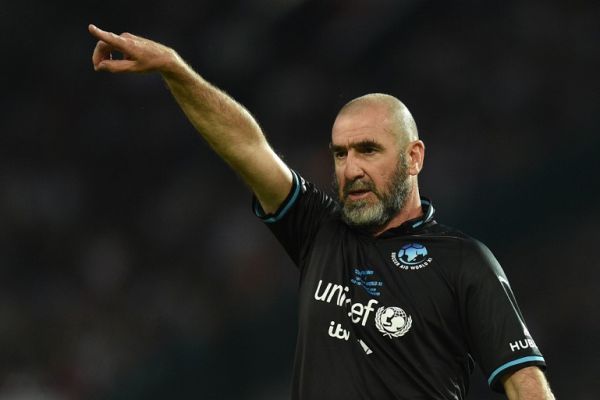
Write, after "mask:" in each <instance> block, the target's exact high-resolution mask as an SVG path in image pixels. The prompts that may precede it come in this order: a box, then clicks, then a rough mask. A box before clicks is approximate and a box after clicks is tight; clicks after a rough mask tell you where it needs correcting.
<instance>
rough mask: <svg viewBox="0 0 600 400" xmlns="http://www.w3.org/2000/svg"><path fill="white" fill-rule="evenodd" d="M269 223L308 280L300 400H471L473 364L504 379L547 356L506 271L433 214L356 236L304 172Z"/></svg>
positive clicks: (295, 394) (427, 207) (296, 391)
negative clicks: (375, 233) (530, 328)
mask: <svg viewBox="0 0 600 400" xmlns="http://www.w3.org/2000/svg"><path fill="white" fill-rule="evenodd" d="M293 177H294V184H293V187H292V190H291V192H290V194H289V195H288V197H287V199H286V200H285V201H284V203H283V204H282V205H281V207H280V208H279V210H278V211H277V212H276V213H274V214H272V215H265V214H264V212H263V211H262V209H261V208H260V205H259V204H258V202H257V201H256V200H255V201H254V211H255V213H256V214H257V215H258V216H259V217H260V218H262V219H263V220H264V221H265V222H266V223H267V225H268V227H269V228H270V230H271V231H272V232H273V233H274V234H275V236H276V237H277V239H278V241H279V242H280V243H281V244H282V245H283V247H284V248H285V250H286V251H287V253H288V254H289V255H290V257H291V258H292V260H293V261H294V263H295V264H296V265H297V266H298V267H299V270H300V288H299V291H300V300H299V331H298V338H297V347H296V358H295V363H294V377H293V383H292V399H294V400H296V399H300V400H321V399H323V400H335V399H344V400H359V399H360V400H365V399H370V400H373V399H377V400H386V399H428V400H431V399H464V398H465V397H466V393H467V391H468V387H469V375H470V373H471V371H472V369H473V360H475V361H476V362H477V364H478V365H479V366H480V368H481V369H482V370H483V372H484V373H485V374H486V376H487V377H488V383H489V385H490V386H491V387H492V388H493V389H494V390H497V391H502V385H501V383H500V379H499V378H500V377H501V376H502V375H503V374H505V373H507V372H509V371H514V370H516V369H519V368H522V367H525V366H529V365H538V366H541V367H542V368H543V367H545V362H544V358H543V357H542V355H541V353H540V352H539V350H538V348H537V346H536V344H535V342H534V341H533V339H532V337H531V335H530V334H529V331H528V329H527V327H526V326H525V322H524V320H523V317H522V315H521V312H520V311H519V308H518V306H517V303H516V301H515V297H514V296H513V293H512V291H511V288H510V285H509V283H508V280H507V279H506V276H505V274H504V272H503V271H502V268H501V267H500V265H499V264H498V262H497V261H496V259H495V258H494V256H493V255H492V253H491V252H490V251H489V250H488V249H487V248H486V246H485V245H483V244H482V243H480V242H479V241H477V240H475V239H473V238H471V237H469V236H467V235H465V234H463V233H461V232H459V231H457V230H455V229H452V228H449V227H446V226H443V225H441V224H438V223H437V222H436V221H435V220H434V209H433V206H432V204H431V202H430V201H429V200H427V199H425V198H423V199H422V207H423V216H422V217H420V218H417V219H415V220H411V221H407V222H405V223H404V224H403V225H401V226H399V227H396V228H393V229H390V230H388V231H386V232H384V233H383V234H381V235H379V236H377V237H373V235H371V234H369V233H367V232H363V231H361V230H357V229H354V228H351V227H349V226H348V225H346V224H345V223H344V222H342V221H341V219H340V217H339V207H338V205H337V203H336V202H334V201H333V200H332V199H331V198H330V197H329V196H327V195H326V194H324V193H323V192H321V191H320V190H318V189H317V188H316V187H315V186H314V185H312V184H311V183H309V182H306V181H305V180H304V179H302V178H301V177H299V176H298V175H297V174H296V173H293Z"/></svg>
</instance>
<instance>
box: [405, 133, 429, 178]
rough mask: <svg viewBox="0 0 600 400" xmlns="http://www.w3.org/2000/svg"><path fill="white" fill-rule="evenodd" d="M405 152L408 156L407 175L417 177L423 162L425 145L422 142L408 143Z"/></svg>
mask: <svg viewBox="0 0 600 400" xmlns="http://www.w3.org/2000/svg"><path fill="white" fill-rule="evenodd" d="M406 152H407V156H408V173H409V174H410V175H418V174H419V172H421V169H423V161H424V160H425V143H423V141H422V140H415V141H414V142H410V143H409V144H408V146H407V148H406Z"/></svg>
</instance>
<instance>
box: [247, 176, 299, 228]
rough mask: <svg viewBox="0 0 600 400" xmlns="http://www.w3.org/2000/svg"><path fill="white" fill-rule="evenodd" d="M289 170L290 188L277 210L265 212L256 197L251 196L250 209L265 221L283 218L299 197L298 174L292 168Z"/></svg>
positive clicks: (269, 221)
mask: <svg viewBox="0 0 600 400" xmlns="http://www.w3.org/2000/svg"><path fill="white" fill-rule="evenodd" d="M290 171H291V172H292V188H291V189H290V193H288V195H287V197H286V198H285V200H284V201H283V202H282V203H281V205H280V206H279V208H278V209H277V211H275V212H274V213H272V214H267V213H265V211H264V210H263V208H262V206H261V205H260V203H259V202H258V200H257V199H256V196H253V197H252V210H253V211H254V214H255V215H256V216H257V217H258V218H260V219H261V220H263V221H264V222H266V223H273V222H277V221H279V220H280V219H281V218H283V217H284V216H285V214H286V213H287V212H288V211H289V210H290V208H292V206H293V205H294V204H295V203H296V200H298V197H300V188H301V185H300V178H299V177H298V174H296V172H294V170H291V169H290Z"/></svg>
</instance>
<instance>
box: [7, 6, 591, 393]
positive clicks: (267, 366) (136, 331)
mask: <svg viewBox="0 0 600 400" xmlns="http://www.w3.org/2000/svg"><path fill="white" fill-rule="evenodd" d="M599 17H600V6H599V3H598V2H596V1H592V0H587V1H586V0H572V1H531V0H526V1H465V2H456V1H424V0H421V1H419V0H413V1H408V0H395V1H394V0H388V1H384V0H378V1H373V0H371V1H366V0H365V1H355V0H344V1H317V0H314V1H303V0H288V1H285V0H280V1H277V0H253V1H242V0H239V1H176V2H167V1H163V2H153V1H150V2H148V1H128V2H126V3H123V4H116V3H111V2H101V1H90V2H78V3H77V4H72V5H66V4H61V3H51V2H42V1H39V0H23V1H13V2H3V4H2V6H1V7H0V43H1V49H2V64H1V65H2V66H1V69H2V74H0V83H1V84H2V97H1V99H2V104H1V106H2V107H1V118H0V400H7V399H10V400H29V399H36V400H76V399H92V400H95V399H166V398H187V397H192V398H200V399H261V400H264V399H282V398H287V396H288V385H289V378H290V370H291V366H292V359H293V348H294V340H295V330H296V310H295V303H296V294H295V290H296V285H297V283H296V280H297V274H296V271H295V269H294V267H293V266H292V264H291V262H290V261H289V260H288V258H287V257H286V255H285V254H284V253H283V250H282V249H280V248H279V247H278V245H277V244H276V242H275V239H274V238H273V237H271V235H270V233H269V232H268V231H267V229H266V228H265V227H264V226H263V225H262V224H261V223H260V222H259V221H258V220H256V219H255V218H254V217H253V216H252V214H251V212H250V194H249V192H248V190H247V189H246V188H245V187H244V186H243V185H242V184H241V181H240V180H239V179H238V178H237V177H236V176H235V175H234V174H233V172H231V171H230V170H229V169H228V168H227V166H226V165H225V164H224V163H223V162H221V161H220V160H219V159H218V158H217V157H216V156H215V155H214V154H212V153H211V152H210V150H209V148H208V146H207V145H206V144H205V143H203V141H202V140H201V138H200V137H199V136H197V135H196V134H195V132H194V130H193V128H192V127H191V125H190V124H189V122H188V121H187V120H186V119H185V117H184V116H183V113H182V112H181V111H180V110H179V109H178V107H177V105H176V103H175V102H174V101H173V99H172V98H171V96H170V94H169V93H168V90H167V89H166V87H165V85H164V84H163V82H162V81H161V79H160V77H158V76H156V75H140V76H131V75H119V76H117V75H110V74H103V73H95V72H94V71H93V69H92V64H91V54H92V50H93V48H94V45H95V40H94V39H93V38H92V37H91V36H90V35H89V34H88V32H87V24H88V23H90V22H93V23H95V24H97V25H98V26H100V27H101V28H105V29H108V30H112V31H115V32H117V33H120V32H123V31H129V32H132V33H136V34H140V35H144V36H148V37H150V38H153V39H155V40H158V41H161V42H163V43H165V44H168V45H170V46H172V47H174V48H175V49H177V50H178V51H179V53H180V54H181V55H182V56H183V57H184V58H185V59H186V60H187V61H188V62H189V63H190V64H191V65H192V66H194V68H196V69H197V70H198V71H199V72H200V73H202V74H203V76H205V78H206V79H208V80H209V81H211V82H213V83H215V84H216V85H217V86H219V87H221V88H223V89H224V90H225V91H227V92H228V93H230V94H231V95H232V96H234V97H235V98H236V99H238V100H239V101H240V102H241V103H243V104H244V105H245V106H246V107H247V108H248V109H249V110H251V112H252V113H253V114H254V115H255V116H256V117H257V119H258V120H259V121H260V123H261V125H262V126H263V128H264V130H265V132H266V135H267V136H268V138H269V140H270V141H271V143H272V145H273V147H274V148H275V149H276V151H277V152H280V153H281V154H283V155H284V157H285V160H286V161H287V162H288V163H289V165H290V166H292V167H293V168H295V169H296V170H298V171H299V172H300V173H301V174H303V175H304V176H306V177H307V178H309V179H311V180H313V181H314V182H316V183H319V184H320V185H322V186H323V187H325V188H329V184H330V180H331V171H332V164H331V160H330V159H329V154H328V151H327V144H328V142H329V134H330V128H331V124H332V122H333V119H334V117H335V113H336V112H337V110H338V109H339V107H341V105H343V104H344V103H345V102H347V101H348V100H350V99H352V98H354V97H356V96H359V95H362V94H364V93H368V92H386V93H390V94H393V95H395V96H397V97H399V98H400V99H401V100H403V101H404V102H405V103H406V104H407V106H408V107H409V108H410V109H411V111H412V113H413V115H414V117H415V119H416V121H417V124H418V126H419V129H420V134H421V138H422V139H423V140H424V141H425V143H426V145H427V155H426V162H425V169H424V171H423V172H422V175H421V178H420V184H421V186H422V193H423V194H425V195H427V196H429V197H431V198H432V199H433V201H434V204H435V205H436V208H437V210H438V219H439V220H440V221H441V222H444V223H446V224H449V225H454V226H457V227H459V228H460V229H462V230H463V231H465V232H467V233H469V234H471V235H473V236H475V237H477V238H479V239H480V240H482V241H483V242H485V243H486V244H487V245H488V246H489V247H490V248H491V249H492V251H493V252H494V253H495V254H496V256H497V258H498V259H499V260H500V262H501V263H502V265H503V267H504V269H505V272H506V273H507V275H508V277H509V279H510V280H511V283H512V286H513V289H514V291H515V292H516V296H517V300H518V301H519V303H520V305H521V308H522V311H523V313H524V314H525V318H526V320H527V321H528V325H529V328H530V331H531V332H532V334H533V336H534V337H535V339H536V341H537V344H538V345H539V347H540V348H541V350H542V352H543V353H544V355H545V356H546V360H547V362H548V364H549V370H548V377H549V380H550V382H551V385H552V387H553V389H554V391H555V393H556V394H557V397H558V398H563V399H593V398H594V399H595V398H597V391H598V383H599V381H598V376H599V375H600V374H599V368H598V366H597V365H598V362H599V361H600V359H599V358H600V357H599V354H598V350H597V348H598V338H599V337H600V323H599V318H598V317H599V314H598V306H599V301H598V298H599V296H598V289H597V287H598V282H599V281H600V268H598V266H599V265H598V261H597V257H598V251H597V250H598V244H599V243H598V242H599V241H598V238H599V235H598V233H597V228H598V222H599V221H600V207H599V206H598V201H599V190H598V172H599V168H598V157H599V156H600V151H599V139H598V129H599V127H600V122H599V118H598V115H599V111H600V110H599V108H600V107H599V105H600V101H599V100H600V95H599V85H598V82H599V79H598V71H599V70H600V57H599V56H600V51H599V44H600V40H599V39H600V30H599V26H600V24H599V22H598V21H599V20H600V18H599ZM469 398H471V399H486V398H488V399H492V398H498V397H497V396H496V395H493V394H492V393H491V392H489V390H488V389H487V388H486V384H485V377H483V376H482V374H481V373H480V372H475V373H474V377H473V389H472V392H471V395H470V397H469Z"/></svg>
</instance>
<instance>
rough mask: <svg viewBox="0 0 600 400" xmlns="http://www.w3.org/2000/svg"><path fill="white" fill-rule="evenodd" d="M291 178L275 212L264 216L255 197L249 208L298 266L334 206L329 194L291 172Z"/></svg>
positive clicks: (330, 216)
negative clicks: (286, 193) (289, 184)
mask: <svg viewBox="0 0 600 400" xmlns="http://www.w3.org/2000/svg"><path fill="white" fill-rule="evenodd" d="M292 176H293V182H292V188H291V189H290V193H289V194H288V196H287V197H286V199H285V200H284V201H283V203H282V204H281V205H280V206H279V208H278V209H277V211H276V212H274V213H273V214H265V212H264V211H263V209H262V207H261V206H260V203H259V202H258V200H257V199H256V197H254V198H253V199H252V208H253V211H254V214H255V215H256V216H257V217H259V218H260V219H261V220H262V221H263V222H265V224H266V225H267V227H268V228H269V229H270V230H271V232H273V234H274V235H275V237H276V238H277V240H278V241H279V242H280V243H281V245H282V246H283V248H284V249H285V250H286V252H287V253H288V255H289V256H290V257H291V259H292V261H294V263H295V264H296V265H297V266H299V267H300V266H301V265H302V261H303V259H304V257H305V255H306V254H307V251H308V249H309V248H310V246H311V245H312V243H313V241H314V238H315V236H316V234H317V232H318V230H319V228H320V226H321V225H322V223H323V222H324V221H326V220H327V219H330V218H332V217H333V216H334V215H335V213H336V209H337V206H336V203H335V202H334V201H333V200H332V199H331V198H330V197H329V196H328V195H326V194H325V193H323V192H322V191H321V190H319V189H318V188H317V187H315V185H313V184H312V183H310V182H308V181H306V180H304V178H302V177H301V176H300V175H298V174H297V173H296V172H295V171H293V170H292Z"/></svg>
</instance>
